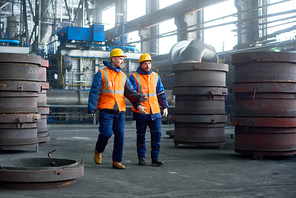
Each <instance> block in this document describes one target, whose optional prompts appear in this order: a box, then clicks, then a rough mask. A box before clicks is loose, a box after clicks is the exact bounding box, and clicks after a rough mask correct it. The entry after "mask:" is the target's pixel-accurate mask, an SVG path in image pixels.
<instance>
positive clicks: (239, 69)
mask: <svg viewBox="0 0 296 198" xmlns="http://www.w3.org/2000/svg"><path fill="white" fill-rule="evenodd" d="M295 77H296V64H295V63H277V62H272V63H251V64H248V65H236V66H235V79H234V80H235V82H236V83H247V82H296V80H295Z"/></svg>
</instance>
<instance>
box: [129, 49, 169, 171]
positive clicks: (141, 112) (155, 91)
mask: <svg viewBox="0 0 296 198" xmlns="http://www.w3.org/2000/svg"><path fill="white" fill-rule="evenodd" d="M151 62H152V59H151V56H150V55H149V54H147V53H145V54H142V55H141V56H140V60H139V63H140V66H139V67H138V68H137V71H136V72H135V73H133V74H132V75H131V76H130V81H131V84H132V85H133V87H134V89H135V90H136V91H137V92H138V93H139V94H144V95H145V96H146V97H147V98H148V100H147V101H144V102H138V103H137V104H133V108H132V111H133V119H134V120H136V128H137V154H138V160H139V163H138V164H139V165H145V153H146V145H145V143H146V140H145V133H146V128H147V126H149V128H150V135H151V159H152V161H151V163H152V164H155V165H157V166H159V165H163V164H164V163H163V162H162V161H159V159H158V156H159V151H160V139H161V119H160V118H161V113H162V116H164V117H166V116H167V115H168V103H167V99H166V96H165V93H164V87H163V85H162V83H161V79H160V77H159V76H158V74H157V73H155V72H153V71H152V70H151ZM159 105H160V106H161V108H162V112H161V111H160V108H159ZM135 107H136V108H135Z"/></svg>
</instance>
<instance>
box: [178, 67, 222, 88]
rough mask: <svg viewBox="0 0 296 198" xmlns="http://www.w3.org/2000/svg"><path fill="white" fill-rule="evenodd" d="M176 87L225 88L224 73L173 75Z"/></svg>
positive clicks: (183, 73)
mask: <svg viewBox="0 0 296 198" xmlns="http://www.w3.org/2000/svg"><path fill="white" fill-rule="evenodd" d="M175 84H176V85H177V86H188V87H191V86H192V87H194V86H202V87H225V86H226V73H224V72H217V71H184V72H176V73H175Z"/></svg>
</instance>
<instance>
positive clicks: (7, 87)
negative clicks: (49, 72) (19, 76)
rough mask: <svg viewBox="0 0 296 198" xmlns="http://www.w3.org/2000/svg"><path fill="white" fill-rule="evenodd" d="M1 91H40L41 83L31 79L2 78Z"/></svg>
mask: <svg viewBox="0 0 296 198" xmlns="http://www.w3.org/2000/svg"><path fill="white" fill-rule="evenodd" d="M0 80H1V81H0V93H1V92H7V91H13V92H20V93H22V92H38V91H40V89H41V88H40V85H39V84H38V82H30V81H11V80H7V81H4V80H2V79H0Z"/></svg>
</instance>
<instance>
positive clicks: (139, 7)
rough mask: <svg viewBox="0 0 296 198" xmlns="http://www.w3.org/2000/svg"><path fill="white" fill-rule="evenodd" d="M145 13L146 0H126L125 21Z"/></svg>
mask: <svg viewBox="0 0 296 198" xmlns="http://www.w3.org/2000/svg"><path fill="white" fill-rule="evenodd" d="M144 15H146V0H127V16H126V19H127V21H131V20H134V19H136V18H139V17H141V16H144Z"/></svg>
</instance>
